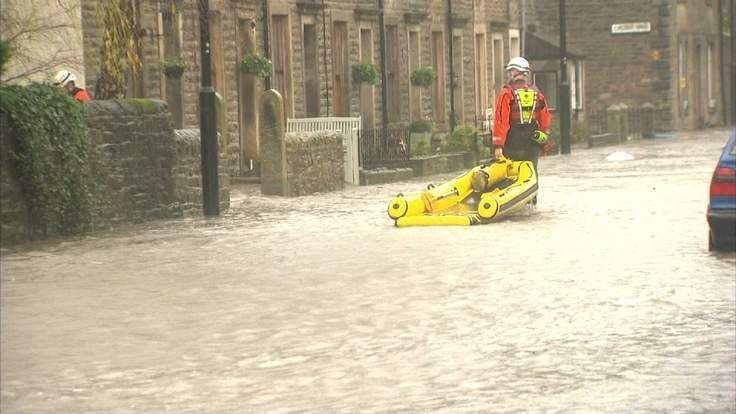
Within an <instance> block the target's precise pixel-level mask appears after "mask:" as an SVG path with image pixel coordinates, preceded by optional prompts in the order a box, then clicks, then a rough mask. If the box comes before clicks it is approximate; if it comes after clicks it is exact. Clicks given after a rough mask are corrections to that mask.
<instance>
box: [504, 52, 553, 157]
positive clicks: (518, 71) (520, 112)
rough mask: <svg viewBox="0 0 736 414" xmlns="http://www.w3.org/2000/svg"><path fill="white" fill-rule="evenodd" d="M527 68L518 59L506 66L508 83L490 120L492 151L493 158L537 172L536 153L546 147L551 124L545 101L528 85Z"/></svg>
mask: <svg viewBox="0 0 736 414" xmlns="http://www.w3.org/2000/svg"><path fill="white" fill-rule="evenodd" d="M530 72H531V68H530V67H529V62H528V61H527V60H526V59H524V58H522V57H515V58H513V59H511V60H510V61H509V63H508V65H506V73H507V74H508V77H509V83H508V84H506V85H505V86H504V87H503V89H501V93H500V94H499V95H498V99H496V107H495V115H494V118H493V120H494V121H493V148H494V156H495V157H496V158H502V157H508V158H511V159H512V160H514V161H527V160H528V161H531V162H532V164H534V170H535V171H536V170H537V160H538V159H539V152H540V150H541V149H542V147H544V146H545V145H549V144H550V143H549V141H548V139H547V132H548V131H549V127H550V124H551V123H552V115H551V114H550V113H549V107H548V105H547V100H546V99H545V98H544V95H543V94H542V92H541V91H540V90H539V89H537V87H536V86H534V85H531V84H530V83H529V74H530Z"/></svg>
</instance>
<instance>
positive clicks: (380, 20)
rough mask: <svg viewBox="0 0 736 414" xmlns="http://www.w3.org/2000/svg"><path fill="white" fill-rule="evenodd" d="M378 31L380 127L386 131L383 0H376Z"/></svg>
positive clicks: (386, 95)
mask: <svg viewBox="0 0 736 414" xmlns="http://www.w3.org/2000/svg"><path fill="white" fill-rule="evenodd" d="M378 29H379V32H381V118H382V119H381V127H382V128H383V130H384V131H386V130H388V106H387V104H388V90H387V89H386V34H385V31H386V26H385V23H384V21H383V0H378Z"/></svg>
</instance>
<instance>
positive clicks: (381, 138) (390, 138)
mask: <svg viewBox="0 0 736 414" xmlns="http://www.w3.org/2000/svg"><path fill="white" fill-rule="evenodd" d="M359 142H360V165H361V166H362V167H363V168H373V167H380V166H383V165H386V164H390V163H392V162H396V161H405V160H408V159H409V158H410V157H411V151H410V148H411V142H409V128H389V129H386V130H384V129H380V128H376V129H363V130H361V131H360V136H359Z"/></svg>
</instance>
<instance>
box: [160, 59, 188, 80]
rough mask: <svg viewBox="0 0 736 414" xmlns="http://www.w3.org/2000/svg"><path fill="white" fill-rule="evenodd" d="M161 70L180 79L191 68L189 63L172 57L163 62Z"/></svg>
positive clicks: (169, 76)
mask: <svg viewBox="0 0 736 414" xmlns="http://www.w3.org/2000/svg"><path fill="white" fill-rule="evenodd" d="M160 67H161V71H162V72H163V73H164V75H166V77H167V78H173V79H178V78H180V77H181V75H183V74H184V71H185V70H187V69H189V65H188V64H187V63H186V62H184V61H183V60H181V59H178V58H177V59H170V60H165V61H163V62H161V65H160Z"/></svg>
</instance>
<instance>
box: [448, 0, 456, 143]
mask: <svg viewBox="0 0 736 414" xmlns="http://www.w3.org/2000/svg"><path fill="white" fill-rule="evenodd" d="M447 33H449V36H448V37H449V38H450V43H449V48H448V49H449V53H450V133H451V134H452V131H454V130H455V68H454V65H453V63H454V61H455V55H454V53H453V52H452V43H453V42H452V38H453V35H452V0H447Z"/></svg>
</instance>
